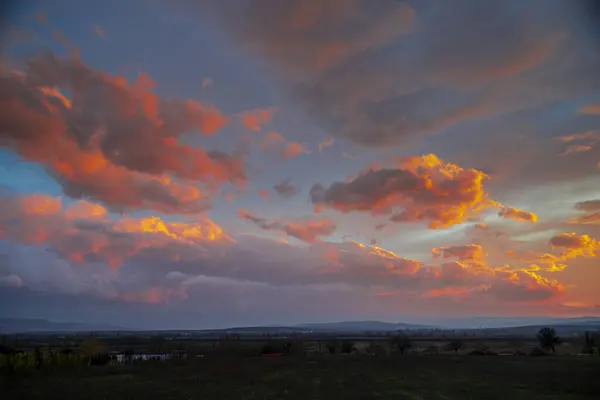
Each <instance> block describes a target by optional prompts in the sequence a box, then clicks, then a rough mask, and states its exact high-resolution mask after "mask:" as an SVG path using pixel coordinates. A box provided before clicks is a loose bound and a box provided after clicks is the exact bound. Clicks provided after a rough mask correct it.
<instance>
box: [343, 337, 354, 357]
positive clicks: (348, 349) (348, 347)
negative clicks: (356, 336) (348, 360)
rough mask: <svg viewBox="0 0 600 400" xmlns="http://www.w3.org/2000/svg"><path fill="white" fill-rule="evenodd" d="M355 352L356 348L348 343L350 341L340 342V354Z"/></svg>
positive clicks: (350, 342)
mask: <svg viewBox="0 0 600 400" xmlns="http://www.w3.org/2000/svg"><path fill="white" fill-rule="evenodd" d="M355 350H356V346H355V345H354V342H352V341H350V340H344V341H343V342H342V345H341V351H340V352H341V353H348V354H350V353H352V352H354V351H355Z"/></svg>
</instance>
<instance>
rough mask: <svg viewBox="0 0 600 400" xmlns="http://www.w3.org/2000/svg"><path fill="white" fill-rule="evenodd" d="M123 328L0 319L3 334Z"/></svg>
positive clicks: (43, 320) (39, 320) (118, 328)
mask: <svg viewBox="0 0 600 400" xmlns="http://www.w3.org/2000/svg"><path fill="white" fill-rule="evenodd" d="M117 330H123V328H120V327H116V326H110V325H102V324H85V323H77V322H53V321H48V320H46V319H26V318H0V332H1V333H25V332H93V331H117Z"/></svg>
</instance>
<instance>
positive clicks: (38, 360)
mask: <svg viewBox="0 0 600 400" xmlns="http://www.w3.org/2000/svg"><path fill="white" fill-rule="evenodd" d="M33 356H34V357H35V367H36V368H37V369H42V367H43V366H44V355H43V354H42V352H41V351H40V348H39V347H37V346H36V347H35V348H34V349H33Z"/></svg>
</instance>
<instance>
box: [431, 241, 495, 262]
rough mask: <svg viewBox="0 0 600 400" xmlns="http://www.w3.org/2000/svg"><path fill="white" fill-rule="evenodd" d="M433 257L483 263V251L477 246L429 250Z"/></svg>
mask: <svg viewBox="0 0 600 400" xmlns="http://www.w3.org/2000/svg"><path fill="white" fill-rule="evenodd" d="M431 252H432V254H433V255H434V257H442V258H443V259H446V258H457V259H458V260H459V261H461V262H469V263H476V264H483V263H485V251H484V250H483V248H482V247H481V246H480V245H478V244H468V245H460V246H447V247H438V248H434V249H432V250H431Z"/></svg>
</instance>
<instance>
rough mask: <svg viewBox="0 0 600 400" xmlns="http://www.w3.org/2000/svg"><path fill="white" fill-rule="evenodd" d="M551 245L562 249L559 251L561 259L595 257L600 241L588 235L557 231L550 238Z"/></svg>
mask: <svg viewBox="0 0 600 400" xmlns="http://www.w3.org/2000/svg"><path fill="white" fill-rule="evenodd" d="M550 245H552V247H558V248H562V249H564V251H563V252H562V253H561V257H562V258H563V259H567V258H576V257H579V256H582V257H596V256H597V254H596V251H598V250H600V243H599V242H598V241H597V240H595V239H592V238H591V237H589V236H588V235H577V234H576V233H559V234H557V235H554V236H553V237H552V238H551V239H550Z"/></svg>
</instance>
